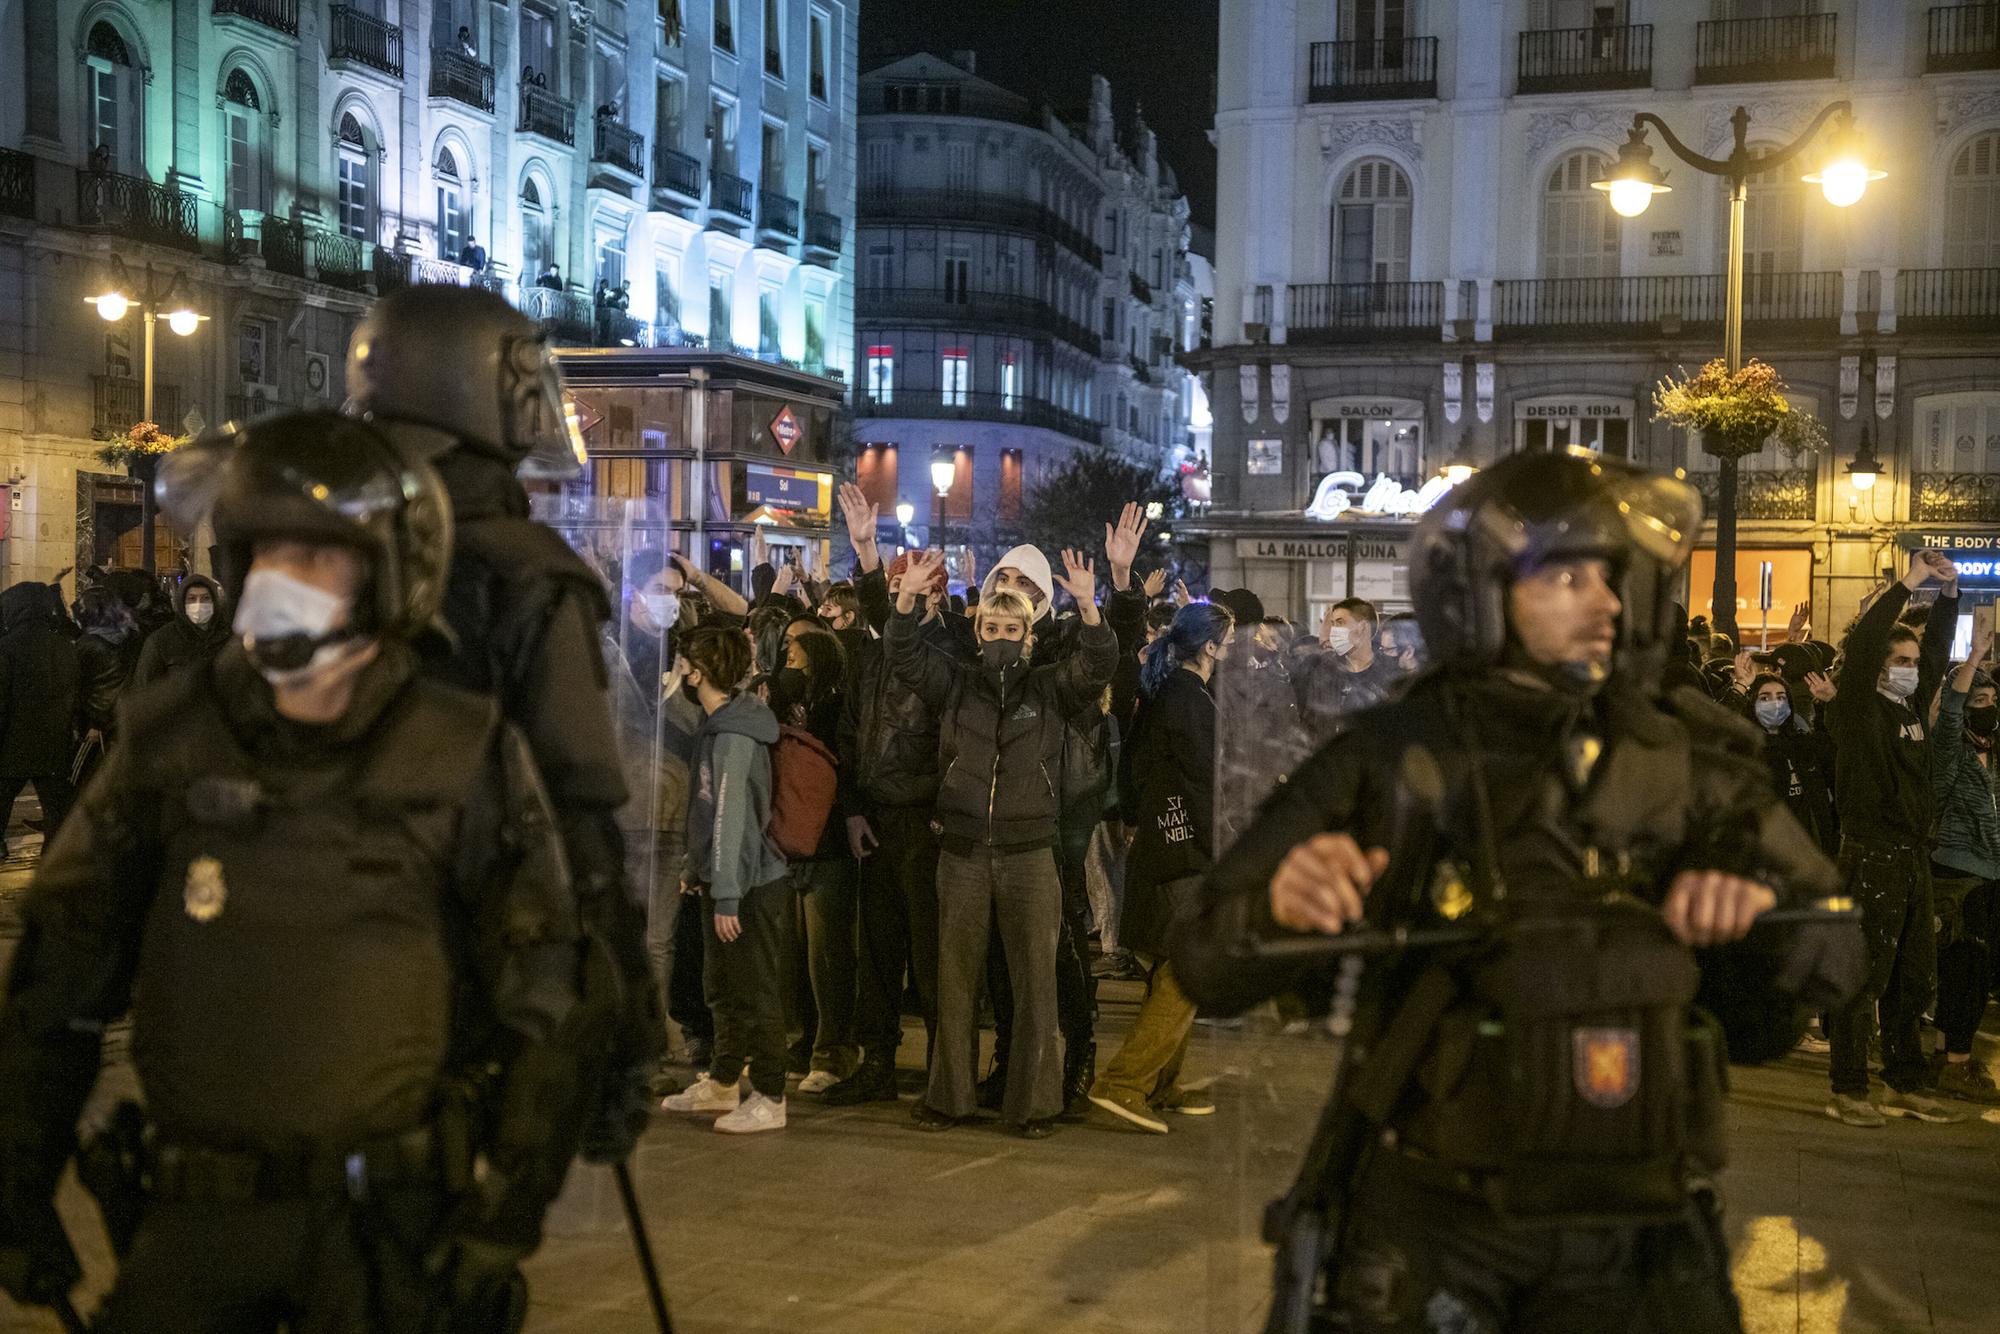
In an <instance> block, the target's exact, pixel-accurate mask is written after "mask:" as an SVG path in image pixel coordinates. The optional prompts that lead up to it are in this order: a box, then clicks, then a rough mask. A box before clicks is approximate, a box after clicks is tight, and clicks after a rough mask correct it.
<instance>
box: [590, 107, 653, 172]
mask: <svg viewBox="0 0 2000 1334" xmlns="http://www.w3.org/2000/svg"><path fill="white" fill-rule="evenodd" d="M590 160H591V161H593V162H602V163H604V164H605V165H606V166H609V167H616V168H617V169H618V170H620V171H622V172H626V173H628V174H630V175H633V176H644V175H645V174H646V136H645V135H643V134H640V133H639V132H638V131H637V130H634V129H632V128H631V127H630V126H628V125H621V124H620V123H619V122H618V121H617V119H616V118H614V117H611V116H599V117H598V118H597V133H596V135H595V136H594V138H593V140H592V142H591V148H590Z"/></svg>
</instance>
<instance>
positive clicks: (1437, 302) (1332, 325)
mask: <svg viewBox="0 0 2000 1334" xmlns="http://www.w3.org/2000/svg"><path fill="white" fill-rule="evenodd" d="M1285 310H1286V318H1285V336H1286V338H1288V339H1289V340H1291V341H1292V342H1295V343H1352V342H1374V341H1377V340H1381V339H1397V340H1407V341H1412V342H1427V341H1429V340H1432V339H1437V338H1441V337H1443V332H1442V330H1443V321H1444V284H1443V283H1293V284H1292V285H1291V288H1290V289H1289V291H1288V292H1287V293H1286V302H1285Z"/></svg>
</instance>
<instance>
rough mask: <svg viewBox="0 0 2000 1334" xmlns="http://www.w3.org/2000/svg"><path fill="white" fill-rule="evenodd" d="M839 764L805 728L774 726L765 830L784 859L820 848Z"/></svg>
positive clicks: (787, 724) (831, 808) (830, 807)
mask: <svg viewBox="0 0 2000 1334" xmlns="http://www.w3.org/2000/svg"><path fill="white" fill-rule="evenodd" d="M839 768H840V762H839V760H837V759H836V758H835V757H834V754H833V752H832V751H831V750H829V749H827V746H826V743H825V742H823V741H821V740H820V739H819V738H818V737H816V736H814V735H813V734H812V733H811V732H808V731H807V730H806V729H805V728H803V727H793V726H792V725H791V724H789V723H786V724H783V725H781V726H780V727H779V728H778V740H777V742H776V743H775V744H774V745H773V746H772V747H771V822H770V823H769V824H768V825H766V826H765V832H767V833H769V834H770V836H771V841H772V842H773V843H776V844H777V845H778V850H779V851H780V852H782V853H784V854H785V855H786V856H787V857H810V856H812V855H813V854H814V853H815V852H818V851H819V841H820V838H821V836H822V835H824V834H825V833H826V821H827V817H828V816H829V815H831V814H832V813H833V799H834V795H835V792H836V791H837V789H838V788H839V785H840V784H839V776H838V774H839Z"/></svg>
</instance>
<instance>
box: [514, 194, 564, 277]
mask: <svg viewBox="0 0 2000 1334" xmlns="http://www.w3.org/2000/svg"><path fill="white" fill-rule="evenodd" d="M555 256H556V247H555V230H554V228H553V227H552V226H551V225H550V220H549V210H548V208H547V207H546V206H545V205H544V204H543V203H542V192H541V188H540V187H539V186H537V185H536V184H535V178H534V177H532V176H530V177H529V178H528V179H527V180H525V181H523V182H521V281H522V282H530V281H533V280H534V279H536V278H539V277H541V276H542V272H543V270H545V269H547V268H548V266H549V264H550V263H551V262H553V261H554V259H555Z"/></svg>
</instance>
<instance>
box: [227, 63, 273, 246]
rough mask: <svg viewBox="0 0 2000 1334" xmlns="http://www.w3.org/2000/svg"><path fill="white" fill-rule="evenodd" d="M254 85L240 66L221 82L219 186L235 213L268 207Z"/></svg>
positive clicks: (260, 120)
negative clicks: (220, 167) (220, 162)
mask: <svg viewBox="0 0 2000 1334" xmlns="http://www.w3.org/2000/svg"><path fill="white" fill-rule="evenodd" d="M262 111H263V107H262V104H261V102H260V100H259V98H258V96H257V85H256V84H254V83H252V82H251V81H250V76H249V75H248V74H245V73H244V72H243V71H242V70H241V69H233V70H231V71H229V77H228V78H227V79H225V80H223V84H222V188H223V198H224V201H225V202H226V203H227V204H228V206H229V207H230V208H232V209H235V210H236V211H237V212H239V213H241V212H248V211H253V210H254V211H257V212H262V211H264V210H265V209H268V208H269V207H270V200H269V198H267V197H266V194H265V190H264V179H265V176H264V117H263V115H262Z"/></svg>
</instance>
